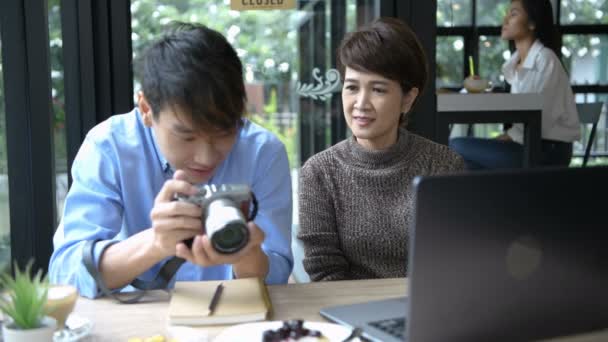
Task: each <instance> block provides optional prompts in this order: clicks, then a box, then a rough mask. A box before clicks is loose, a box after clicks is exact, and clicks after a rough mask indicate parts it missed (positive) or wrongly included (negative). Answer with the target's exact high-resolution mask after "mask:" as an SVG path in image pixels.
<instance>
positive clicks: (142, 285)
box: [82, 192, 258, 304]
mask: <svg viewBox="0 0 608 342" xmlns="http://www.w3.org/2000/svg"><path fill="white" fill-rule="evenodd" d="M251 200H252V204H253V208H252V209H251V210H250V215H249V218H248V221H253V220H254V219H255V217H256V216H257V213H258V200H257V198H256V197H255V194H254V193H253V192H252V193H251ZM99 241H101V239H96V240H87V241H86V242H85V244H84V248H83V250H82V262H83V263H84V266H85V268H86V269H87V271H88V272H89V274H90V275H91V276H92V277H93V279H95V283H96V284H97V287H98V288H99V289H100V290H101V292H102V293H103V294H104V295H106V296H108V297H112V298H114V299H116V300H117V301H119V302H120V303H123V304H133V303H137V302H139V300H140V299H141V298H142V297H143V296H144V295H145V294H146V291H148V290H167V289H168V285H169V282H170V281H171V279H173V277H174V276H175V274H176V273H177V270H178V269H179V268H180V267H181V266H182V264H183V263H184V262H186V260H185V259H182V258H180V257H177V256H173V257H171V258H170V259H169V260H168V261H167V262H166V263H165V264H164V265H163V266H162V267H161V269H160V270H159V271H158V274H157V275H156V278H154V279H153V280H148V281H145V280H141V279H138V278H135V279H134V280H133V281H132V282H131V286H133V287H135V288H137V289H138V290H141V291H138V292H136V293H134V294H133V296H131V297H126V298H125V296H124V294H121V295H119V294H117V293H116V292H112V291H111V290H110V289H108V287H107V286H106V284H105V283H104V281H103V278H102V276H101V274H100V273H99V271H98V270H97V266H96V265H95V244H96V243H97V242H99ZM118 242H119V241H110V242H109V243H108V244H106V245H105V246H104V248H103V250H102V251H101V253H100V254H99V255H103V252H104V251H105V250H106V249H107V248H108V247H110V246H112V245H114V244H116V243H118Z"/></svg>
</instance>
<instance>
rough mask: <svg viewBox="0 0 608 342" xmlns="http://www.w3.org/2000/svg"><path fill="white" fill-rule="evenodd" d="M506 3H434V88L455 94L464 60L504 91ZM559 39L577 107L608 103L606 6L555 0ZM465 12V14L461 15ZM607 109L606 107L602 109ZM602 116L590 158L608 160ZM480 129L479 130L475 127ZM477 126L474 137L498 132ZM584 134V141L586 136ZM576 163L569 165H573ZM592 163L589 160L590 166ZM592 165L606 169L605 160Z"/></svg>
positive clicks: (578, 147) (578, 146) (578, 148)
mask: <svg viewBox="0 0 608 342" xmlns="http://www.w3.org/2000/svg"><path fill="white" fill-rule="evenodd" d="M509 3H510V1H508V0H483V1H481V0H468V1H465V0H438V2H437V78H436V80H435V82H436V85H437V87H438V88H440V87H442V88H448V89H449V90H452V91H459V90H460V89H461V88H462V80H463V79H464V77H466V76H468V74H469V72H468V63H467V59H468V57H469V56H472V57H473V59H474V61H475V66H476V67H477V68H476V73H478V74H479V75H481V76H482V77H484V78H487V79H489V80H490V81H491V82H492V85H493V87H494V89H495V90H497V91H504V90H505V89H506V87H507V85H506V84H505V82H504V79H503V77H502V71H501V67H502V64H503V63H504V62H505V61H506V60H507V59H508V58H509V57H510V56H511V53H510V51H509V48H508V44H507V42H505V41H503V40H502V39H501V38H500V26H501V24H502V20H503V17H504V14H505V13H506V10H507V8H508V6H509ZM552 4H553V7H554V11H555V14H556V16H555V17H556V18H559V20H556V24H557V28H558V31H559V33H560V37H561V43H562V47H561V55H560V57H561V59H562V62H563V64H564V66H565V68H566V70H567V71H568V73H569V74H570V79H571V82H572V89H573V91H574V92H575V93H576V94H577V96H576V101H577V102H594V101H604V102H606V99H607V98H608V1H606V0H588V1H573V0H553V1H552ZM465 12H466V13H465ZM605 108H606V107H605ZM606 121H607V120H606V110H604V112H603V113H602V117H601V118H600V123H599V124H598V130H597V135H596V141H595V143H594V145H593V149H592V156H594V157H608V145H607V144H606V141H607V140H608V137H607V136H608V126H607V122H606ZM477 126H482V127H477ZM483 126H486V125H476V127H475V129H473V130H471V132H474V133H475V134H476V135H481V136H485V137H490V136H494V135H496V134H497V133H498V132H500V131H501V127H499V126H498V125H487V126H488V127H483ZM584 130H585V128H583V132H582V133H583V134H582V135H583V139H584V137H585V136H586V132H585V131H584ZM582 146H584V140H581V142H577V143H575V144H574V155H575V156H582V154H583V153H584V151H583V149H582ZM577 162H578V161H577V159H576V158H575V159H574V160H573V164H574V165H576V164H577ZM593 162H594V160H590V164H592V163H593ZM595 162H600V163H608V158H596V160H595Z"/></svg>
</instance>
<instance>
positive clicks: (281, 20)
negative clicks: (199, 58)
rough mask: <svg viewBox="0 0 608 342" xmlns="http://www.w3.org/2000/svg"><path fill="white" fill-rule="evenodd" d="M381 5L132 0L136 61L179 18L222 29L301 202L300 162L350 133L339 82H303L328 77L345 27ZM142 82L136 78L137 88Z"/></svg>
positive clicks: (251, 109)
mask: <svg viewBox="0 0 608 342" xmlns="http://www.w3.org/2000/svg"><path fill="white" fill-rule="evenodd" d="M376 2H377V1H366V2H361V1H356V0H349V1H345V2H342V1H329V0H322V1H309V0H300V1H298V2H297V9H295V10H290V11H276V10H274V11H273V10H271V11H243V12H238V11H232V10H230V6H229V1H224V0H215V1H205V2H200V1H194V0H191V1H188V0H185V1H180V2H179V3H177V2H173V1H168V0H132V1H131V18H132V21H131V24H132V37H131V39H132V46H133V60H134V63H135V64H137V63H138V58H139V57H140V56H141V54H142V53H143V51H144V49H145V47H146V46H147V45H148V44H149V43H150V42H151V41H153V40H154V39H155V38H157V37H159V35H160V34H161V33H162V32H163V26H165V25H167V24H168V23H170V22H171V21H173V20H180V21H189V22H200V23H204V24H206V25H207V26H209V27H211V28H213V29H216V30H218V31H219V32H221V33H223V34H224V35H225V36H226V37H227V39H228V41H229V42H230V43H231V44H232V45H233V46H234V47H235V49H236V51H237V53H238V54H239V57H240V58H241V60H242V62H243V66H244V69H245V70H244V74H245V83H246V90H247V98H248V105H247V111H248V115H249V118H250V119H251V120H252V121H254V122H256V123H258V124H260V125H262V126H264V127H266V128H267V129H269V130H270V131H272V132H273V133H275V134H276V135H277V136H278V137H279V138H280V139H281V141H282V142H283V143H284V144H285V146H286V148H287V153H288V156H289V162H290V166H291V169H292V180H293V182H294V186H293V188H294V199H297V193H296V192H295V191H297V179H298V178H297V170H298V169H299V167H300V165H301V163H302V162H303V161H305V160H306V159H307V158H308V157H309V156H311V155H312V154H314V153H316V152H319V151H321V150H323V149H325V148H327V147H329V146H330V145H332V144H334V143H336V142H337V141H340V140H342V139H344V138H345V136H346V134H347V133H346V128H345V124H344V120H343V115H342V106H341V104H340V102H339V101H340V96H339V91H340V87H339V79H337V80H336V81H337V82H331V84H332V85H334V86H333V87H323V89H322V92H321V93H315V94H313V93H310V92H308V93H307V92H306V91H305V90H304V88H303V87H300V88H299V87H298V85H304V84H311V85H314V86H316V85H317V84H318V79H317V78H319V77H320V79H322V80H323V81H324V82H325V81H328V80H330V79H331V77H333V76H335V75H336V74H332V68H334V67H335V49H336V48H337V45H338V43H339V41H340V40H341V39H342V36H343V35H344V33H345V32H346V31H350V30H353V29H354V28H355V27H356V26H357V25H360V24H362V23H363V22H365V21H369V20H372V19H373V18H375V17H376V16H377V13H375V9H377V8H378V4H377V3H376ZM136 69H137V65H136ZM140 86H141V85H140V80H139V79H138V78H137V75H136V77H135V80H134V88H135V92H137V91H138V90H139V89H140ZM336 86H337V87H336ZM299 90H302V91H299ZM294 204H295V203H294ZM294 210H297V204H296V205H294ZM294 213H296V214H297V211H294ZM296 217H297V215H294V219H295V218H296Z"/></svg>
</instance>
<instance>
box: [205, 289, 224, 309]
mask: <svg viewBox="0 0 608 342" xmlns="http://www.w3.org/2000/svg"><path fill="white" fill-rule="evenodd" d="M223 290H224V285H223V283H219V284H218V285H217V287H216V288H215V293H213V298H211V303H209V311H208V315H209V316H211V315H213V311H215V308H216V307H217V303H218V302H219V301H220V296H221V295H222V291H223Z"/></svg>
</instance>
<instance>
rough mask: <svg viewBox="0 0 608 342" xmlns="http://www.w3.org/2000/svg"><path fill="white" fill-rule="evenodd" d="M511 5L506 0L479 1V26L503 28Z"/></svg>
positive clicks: (477, 18) (477, 17)
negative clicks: (503, 22)
mask: <svg viewBox="0 0 608 342" xmlns="http://www.w3.org/2000/svg"><path fill="white" fill-rule="evenodd" d="M509 4H510V2H509V1H505V0H481V1H477V16H476V20H477V26H501V25H502V20H503V18H504V16H505V13H507V9H508V8H509Z"/></svg>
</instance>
